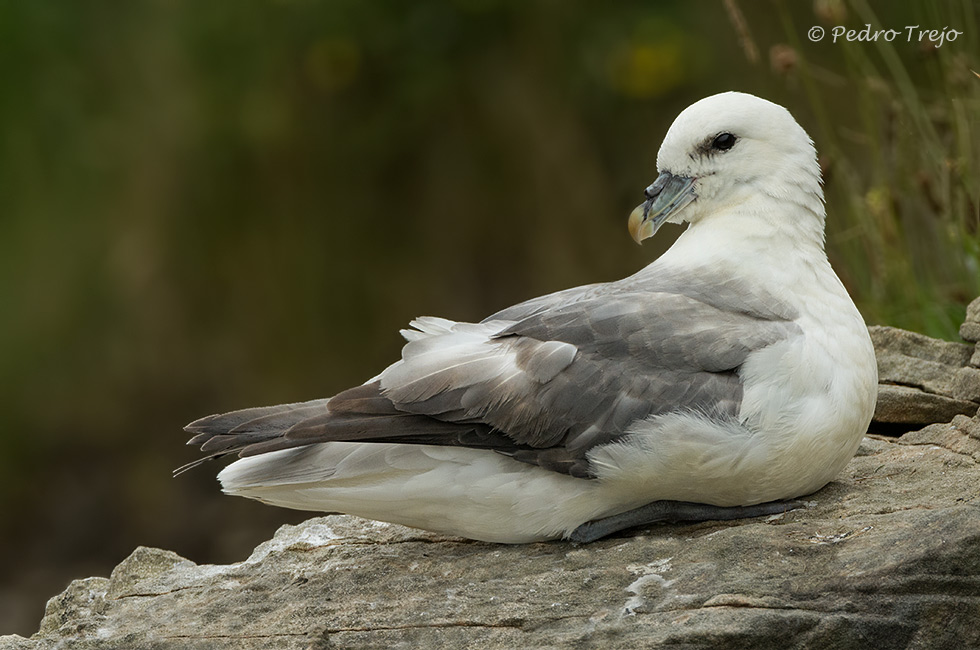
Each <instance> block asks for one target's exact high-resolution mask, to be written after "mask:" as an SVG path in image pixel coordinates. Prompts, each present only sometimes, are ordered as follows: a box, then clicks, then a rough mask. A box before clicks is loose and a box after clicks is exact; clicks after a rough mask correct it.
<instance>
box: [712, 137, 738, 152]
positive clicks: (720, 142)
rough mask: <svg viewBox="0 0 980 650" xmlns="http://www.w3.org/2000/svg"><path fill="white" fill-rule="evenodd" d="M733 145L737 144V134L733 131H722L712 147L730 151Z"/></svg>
mask: <svg viewBox="0 0 980 650" xmlns="http://www.w3.org/2000/svg"><path fill="white" fill-rule="evenodd" d="M733 146H735V136H734V135H732V134H731V133H722V134H721V135H719V136H718V137H717V138H715V139H714V141H713V142H712V143H711V148H712V149H717V150H718V151H728V150H729V149H731V148H732V147H733Z"/></svg>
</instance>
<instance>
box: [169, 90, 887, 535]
mask: <svg viewBox="0 0 980 650" xmlns="http://www.w3.org/2000/svg"><path fill="white" fill-rule="evenodd" d="M658 167H659V169H660V171H661V176H660V178H658V179H657V182H656V183H654V185H651V187H650V188H648V191H647V193H648V197H649V200H648V201H647V202H646V203H644V205H643V206H641V207H640V208H638V209H637V211H635V212H634V215H633V216H632V217H631V220H630V229H631V232H632V233H633V234H634V236H635V237H636V238H637V239H638V240H639V239H642V238H645V237H648V236H650V235H652V234H653V233H654V232H655V231H656V228H657V227H659V225H660V223H662V222H664V221H673V222H681V221H686V222H687V223H689V226H688V228H687V229H686V230H685V231H684V233H683V234H682V235H681V236H680V238H679V239H678V240H677V242H676V243H675V244H674V245H673V246H672V247H671V248H670V250H668V251H667V252H666V253H665V254H664V255H663V256H661V257H660V258H659V259H658V260H656V261H655V262H653V263H652V264H651V265H649V266H648V267H646V268H645V269H643V270H641V271H640V272H639V273H637V274H635V275H634V276H631V277H630V278H626V279H625V280H621V281H619V282H614V283H607V284H598V285H591V286H588V287H581V288H578V289H571V290H568V291H564V292H559V293H557V294H552V295H550V296H544V297H542V298H538V299H534V300H531V301H528V302H526V303H522V304H521V305H517V306H515V307H512V308H509V309H506V310H503V311H501V312H499V313H498V314H496V315H494V316H492V317H491V318H490V319H488V320H486V321H484V322H483V323H478V324H470V323H456V322H453V321H450V320H446V319H441V318H420V319H418V320H416V321H414V322H413V323H412V327H413V329H410V330H405V331H403V335H404V336H405V338H406V340H407V341H408V342H407V344H406V345H405V347H404V349H403V354H402V359H401V360H400V361H398V362H396V363H394V364H392V365H391V366H389V367H388V368H387V369H385V370H384V371H383V372H382V373H381V374H380V375H379V376H378V377H376V378H374V379H373V380H370V381H369V382H367V383H366V384H364V385H363V386H361V387H359V388H356V389H352V390H351V391H347V392H346V393H342V394H341V395H338V396H337V397H334V398H332V399H329V400H318V401H316V402H309V403H305V404H296V405H285V406H283V407H269V408H264V409H248V410H245V411H238V412H235V413H231V414H226V415H219V416H211V417H209V418H204V419H202V420H199V421H197V422H195V423H192V424H191V425H189V426H188V430H189V431H192V432H194V433H196V434H198V435H196V436H195V438H194V439H192V442H194V443H195V444H203V449H204V450H205V451H206V452H209V453H210V454H211V455H212V456H218V455H222V454H224V453H230V452H242V453H243V454H244V455H245V456H246V457H244V458H241V459H240V460H238V461H236V462H235V463H233V464H231V465H230V466H228V467H227V468H225V469H224V471H222V472H221V473H220V474H219V479H220V481H221V484H222V486H223V488H224V490H225V492H227V493H229V494H235V495H239V496H245V497H250V498H254V499H258V500H261V501H263V502H266V503H270V504H273V505H279V506H284V507H289V508H298V509H304V510H316V511H325V512H343V513H348V514H354V515H359V516H362V517H368V518H372V519H378V520H382V521H389V522H394V523H400V524H405V525H408V526H414V527H418V528H424V529H428V530H434V531H439V532H444V533H449V534H454V535H461V536H465V537H470V538H473V539H480V540H487V541H493V542H507V543H520V542H530V541H537V540H545V539H554V538H560V537H563V536H568V535H569V534H571V533H572V532H573V531H574V530H575V529H576V528H578V527H579V526H581V525H582V524H585V523H586V522H589V521H591V520H595V519H600V518H604V517H609V516H611V515H616V514H618V513H624V512H626V511H630V510H632V509H635V508H639V507H641V506H644V505H645V504H648V503H650V502H654V501H662V500H668V501H688V502H696V503H704V504H711V505H716V506H746V505H752V504H759V503H764V502H769V501H775V500H781V499H789V498H793V497H798V496H802V495H805V494H809V493H811V492H813V491H815V490H817V489H819V488H820V487H822V486H823V485H825V484H826V483H827V482H829V481H830V480H832V479H833V477H834V476H835V475H836V474H837V473H838V472H839V471H840V470H841V469H842V467H843V466H844V464H845V463H846V462H847V461H848V460H849V459H850V458H851V457H852V456H853V454H854V452H855V450H856V449H857V446H858V444H859V442H860V440H861V437H862V435H863V434H864V432H865V431H866V429H867V426H868V424H869V422H870V419H871V415H872V412H873V410H874V402H875V396H876V386H877V373H876V366H875V359H874V350H873V348H872V345H871V341H870V338H869V336H868V333H867V329H866V327H865V325H864V322H863V320H862V318H861V316H860V314H859V313H858V311H857V309H856V308H855V306H854V304H853V302H852V301H851V299H850V298H849V296H848V295H847V292H846V291H845V289H844V287H843V286H842V285H841V283H840V281H839V280H838V278H837V276H836V275H835V274H834V272H833V270H832V269H831V267H830V264H829V262H828V261H827V257H826V254H825V253H824V247H823V232H824V208H823V195H822V190H821V187H820V172H819V168H818V166H817V163H816V155H815V152H814V149H813V146H812V143H811V142H810V139H809V138H808V137H807V135H806V133H805V132H804V131H803V129H802V128H800V126H799V125H798V124H797V123H796V122H795V120H793V118H792V117H791V116H790V114H789V113H788V112H787V111H786V110H785V109H783V108H781V107H779V106H776V105H775V104H772V103H770V102H767V101H764V100H761V99H759V98H756V97H753V96H751V95H745V94H741V93H724V94H721V95H715V96H713V97H708V98H706V99H704V100H701V101H699V102H697V103H695V104H694V105H692V106H691V107H689V108H688V109H686V110H685V111H684V112H683V113H681V115H680V116H679V117H678V118H677V119H676V120H675V122H674V124H673V125H672V126H671V127H670V129H669V131H668V133H667V136H666V138H665V140H664V143H663V146H662V147H661V150H660V154H659V156H658Z"/></svg>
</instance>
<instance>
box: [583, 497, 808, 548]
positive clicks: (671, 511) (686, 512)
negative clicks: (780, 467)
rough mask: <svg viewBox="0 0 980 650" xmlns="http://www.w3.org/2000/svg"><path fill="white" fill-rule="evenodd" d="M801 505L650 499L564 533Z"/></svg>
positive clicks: (598, 534)
mask: <svg viewBox="0 0 980 650" xmlns="http://www.w3.org/2000/svg"><path fill="white" fill-rule="evenodd" d="M801 507H803V502H802V501H769V502H767V503H759V504H756V505H754V506H727V507H726V506H709V505H707V504H704V503H691V502H689V501H654V502H653V503H648V504H647V505H645V506H640V507H639V508H634V509H633V510H627V511H626V512H621V513H619V514H618V515H612V516H611V517H603V518H602V519H594V520H592V521H587V522H585V523H584V524H582V525H581V526H579V527H578V528H576V529H575V530H573V531H572V534H571V535H569V536H568V539H569V540H571V541H573V542H594V541H596V540H597V539H602V538H603V537H606V536H607V535H611V534H613V533H616V532H619V531H621V530H626V529H627V528H635V527H636V526H643V525H645V524H653V523H658V522H678V521H721V520H729V519H747V518H749V517H763V516H766V515H775V514H779V513H782V512H786V511H788V510H795V509H796V508H801Z"/></svg>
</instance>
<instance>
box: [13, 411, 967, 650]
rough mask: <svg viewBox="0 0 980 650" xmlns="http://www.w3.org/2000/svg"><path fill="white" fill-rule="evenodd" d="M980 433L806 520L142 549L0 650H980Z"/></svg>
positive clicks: (901, 452)
mask: <svg viewBox="0 0 980 650" xmlns="http://www.w3.org/2000/svg"><path fill="white" fill-rule="evenodd" d="M978 432H980V420H976V419H973V420H971V419H969V418H965V417H960V418H956V419H955V420H954V421H953V422H952V423H951V424H949V425H941V426H934V427H927V428H926V429H923V430H922V431H919V432H915V433H910V434H907V435H905V436H903V437H902V438H901V439H900V440H899V441H897V442H895V441H890V440H889V439H886V438H881V437H876V436H872V437H868V438H866V439H865V440H864V442H863V444H862V446H861V449H860V451H859V455H858V456H857V457H856V458H854V460H853V461H852V462H851V463H850V464H849V465H848V466H847V468H846V469H845V471H844V472H843V473H842V475H841V476H840V478H839V480H838V481H836V482H834V483H832V484H830V485H829V486H827V487H826V488H824V489H823V490H821V491H820V492H818V493H816V494H814V495H812V496H811V497H809V498H808V500H807V504H808V505H807V507H806V508H805V509H801V510H796V511H793V512H790V513H786V514H784V515H779V516H775V517H769V518H758V519H751V520H744V521H738V522H705V523H701V524H694V525H661V526H653V527H649V528H646V529H641V530H640V531H639V532H637V533H636V534H635V535H633V536H626V537H616V538H612V539H606V540H602V541H600V542H596V543H593V544H588V545H577V544H573V543H565V542H555V543H547V544H529V545H523V546H503V545H493V544H486V543H481V542H472V541H464V540H459V539H455V538H447V537H443V536H438V535H433V534H430V533H425V532H421V531H415V530H411V529H408V528H402V527H400V526H394V525H388V524H381V523H376V522H369V521H364V520H359V519H355V518H352V517H344V516H331V517H319V518H314V519H310V520H309V521H307V522H305V523H303V524H301V525H299V526H285V527H283V528H282V529H280V530H279V532H277V533H276V535H275V537H274V538H273V539H272V540H270V541H268V542H266V543H264V544H262V545H260V546H259V547H258V548H256V549H255V551H254V552H253V553H252V555H251V556H250V557H249V558H248V559H247V560H245V561H243V562H240V563H238V564H232V565H228V566H206V565H197V564H194V563H193V562H191V561H189V560H186V559H184V558H181V557H179V556H177V555H175V554H174V553H171V552H169V551H162V550H157V549H148V548H139V549H137V550H136V551H135V552H134V553H133V554H132V555H131V556H130V557H129V558H127V559H126V560H125V561H123V562H122V563H121V564H120V565H119V566H118V567H117V568H116V569H115V570H114V571H113V572H112V574H111V576H110V577H109V578H108V579H105V578H88V579H86V580H78V581H75V582H73V583H72V584H71V585H70V586H69V587H68V589H67V590H66V591H65V592H64V593H63V594H61V595H59V596H56V597H55V598H53V599H52V600H51V601H50V602H49V603H48V607H47V611H46V613H45V616H44V620H43V621H42V623H41V629H40V631H39V632H38V634H36V635H35V636H34V637H32V638H31V639H23V638H21V637H2V638H0V648H2V649H4V650H7V649H16V650H48V649H53V648H61V647H64V648H72V649H79V650H90V649H91V650H94V649H95V648H99V649H102V648H127V649H130V650H144V649H150V648H153V649H168V648H181V649H186V648H190V649H197V648H200V649H204V648H208V649H217V650H223V649H226V648H227V649H231V648H235V649H245V650H249V649H258V648H269V647H275V648H282V649H287V650H289V649H296V650H299V649H300V648H302V649H307V650H319V649H326V648H379V647H382V648H392V649H394V648H463V647H479V648H517V647H520V648H565V647H576V648H649V647H660V646H666V645H669V646H671V647H682V648H688V649H693V648H718V647H722V648H736V647H737V648H768V649H779V650H782V649H783V648H787V647H814V648H816V647H821V648H831V647H832V648H836V649H839V650H849V649H851V648H855V649H856V648H862V649H863V648H868V647H874V648H883V649H888V648H896V649H897V648H910V649H916V648H968V647H974V648H975V647H980V626H978V625H977V624H976V621H977V620H980V598H978V597H977V594H978V593H980V516H978V515H980V508H978V506H980V498H978V489H977V486H978V485H980V463H978V457H980V433H978Z"/></svg>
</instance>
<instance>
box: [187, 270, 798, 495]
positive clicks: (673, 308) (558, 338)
mask: <svg viewBox="0 0 980 650" xmlns="http://www.w3.org/2000/svg"><path fill="white" fill-rule="evenodd" d="M649 271H650V270H647V272H641V273H640V274H637V275H635V276H632V277H630V278H626V279H625V280H621V281H619V282H612V283H605V284H595V285H589V286H585V287H578V288H575V289H570V290H567V291H560V292H558V293H554V294H550V295H547V296H543V297H540V298H536V299H533V300H530V301H527V302H524V303H521V304H519V305H515V306H513V307H510V308H508V309H505V310H502V311H500V312H498V313H496V314H494V315H493V316H491V317H490V318H488V319H486V320H485V321H483V323H484V325H486V324H491V325H492V324H495V323H500V325H501V326H500V329H499V331H497V332H496V333H494V334H493V335H492V336H491V337H490V341H491V342H493V343H496V344H498V346H499V351H500V354H504V355H507V354H511V355H512V358H513V360H514V362H515V365H516V367H517V369H518V370H519V373H514V374H512V375H501V374H500V372H499V356H498V355H497V354H491V355H481V354H474V355H472V358H464V359H460V360H459V362H458V363H452V364H449V365H442V366H440V367H438V368H435V369H427V370H426V371H424V372H422V373H419V372H418V367H417V366H416V365H415V364H413V359H415V358H419V357H424V355H425V354H426V353H427V350H426V346H428V345H431V344H432V341H435V342H439V339H438V337H419V338H416V339H415V340H410V341H409V342H408V343H407V344H406V346H405V350H404V354H403V359H404V361H403V363H402V364H395V366H392V367H391V368H389V369H388V370H386V371H385V373H383V375H382V379H381V380H380V381H378V380H376V381H373V382H370V383H368V384H365V385H363V386H359V387H356V388H353V389H350V390H348V391H345V392H343V393H340V394H338V395H337V396H335V397H333V398H330V399H320V400H314V401H311V402H303V403H297V404H286V405H282V406H274V407H266V408H256V409H245V410H242V411H235V412H232V413H227V414H224V415H217V416H210V417H207V418H203V419H201V420H198V421H196V422H193V423H191V424H190V425H188V426H187V428H186V430H187V431H188V432H191V433H194V434H196V435H195V436H194V437H193V438H191V440H190V441H189V443H188V444H193V445H200V446H201V449H202V451H204V452H205V453H207V454H208V456H207V458H214V457H218V456H222V455H225V454H231V453H237V454H239V455H240V456H252V455H256V454H260V453H266V452H269V451H273V450H278V449H287V448H290V447H296V446H303V445H309V444H313V443H319V442H328V441H358V442H400V443H414V444H427V445H451V446H464V447H475V448H482V449H493V450H496V451H498V452H501V453H504V454H507V455H510V456H512V457H513V458H515V459H517V460H520V461H522V462H525V463H531V464H535V465H539V466H541V467H544V468H546V469H549V470H553V471H557V472H563V473H567V474H570V475H572V476H577V477H590V476H593V474H594V472H593V471H592V469H591V468H590V465H589V461H588V459H587V456H586V454H587V452H588V451H589V450H590V449H592V448H593V447H594V446H596V445H599V444H604V443H608V442H610V441H612V440H615V439H616V438H618V437H620V436H622V435H623V434H624V433H625V432H626V431H627V430H628V428H629V427H630V425H632V424H634V423H635V422H637V421H639V420H643V419H645V418H648V417H650V416H653V415H662V414H665V413H670V412H678V411H681V412H684V411H696V412H700V413H703V414H705V415H707V416H709V417H712V418H718V419H728V418H735V417H736V416H737V414H738V407H739V404H740V402H741V398H742V385H741V380H740V378H739V374H738V370H739V366H740V365H741V364H742V363H743V362H744V360H745V359H746V357H747V356H748V355H749V354H750V353H751V352H752V351H754V350H758V349H760V348H762V347H765V346H768V345H771V344H773V343H775V342H777V341H780V340H783V339H785V338H788V337H790V336H793V335H794V334H797V333H798V328H797V326H796V325H795V324H794V323H793V322H792V321H793V319H794V317H795V313H794V311H793V310H792V309H791V308H790V307H789V306H787V305H785V304H784V303H783V302H782V301H780V300H779V299H777V298H776V297H775V296H772V295H769V294H759V292H758V290H756V291H751V290H748V288H746V287H743V286H739V285H738V283H737V281H735V280H731V281H726V280H725V279H722V278H707V279H705V278H703V277H700V276H697V275H688V274H679V273H677V272H671V273H665V274H656V273H650V272H649ZM470 327H478V326H470ZM411 335H412V334H411V333H410V334H409V335H408V336H411ZM207 458H205V459H202V460H206V459H207ZM199 462H201V461H197V462H195V463H191V464H190V465H187V466H185V467H183V468H181V469H180V470H178V471H183V470H184V469H188V468H189V467H192V466H194V465H196V464H198V463H199Z"/></svg>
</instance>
